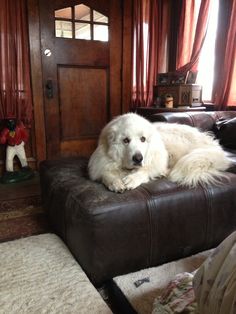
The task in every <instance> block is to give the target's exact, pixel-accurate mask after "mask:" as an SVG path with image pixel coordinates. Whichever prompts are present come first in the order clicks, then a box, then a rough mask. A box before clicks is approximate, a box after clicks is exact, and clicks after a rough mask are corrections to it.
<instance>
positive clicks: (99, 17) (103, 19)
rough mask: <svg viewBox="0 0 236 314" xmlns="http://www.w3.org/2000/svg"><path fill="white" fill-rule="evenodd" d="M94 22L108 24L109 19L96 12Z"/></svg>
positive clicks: (94, 12)
mask: <svg viewBox="0 0 236 314" xmlns="http://www.w3.org/2000/svg"><path fill="white" fill-rule="evenodd" d="M93 21H94V22H100V23H108V17H107V16H105V15H103V14H101V13H99V12H97V11H95V10H94V11H93Z"/></svg>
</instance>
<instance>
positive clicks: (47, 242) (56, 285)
mask: <svg viewBox="0 0 236 314" xmlns="http://www.w3.org/2000/svg"><path fill="white" fill-rule="evenodd" d="M0 313H1V314H28V313H30V314H36V313H37V314H41V313H50V314H54V313H61V314H65V313H68V314H69V313H70V314H73V313H76V314H77V313H79V314H80V313H81V314H85V313H86V314H88V313H89V314H90V313H91V314H93V313H94V314H95V313H96V314H97V313H101V314H106V313H112V312H111V311H110V309H109V307H108V306H107V305H106V303H105V302H104V301H103V299H102V298H101V296H100V294H99V293H98V292H97V290H96V289H95V288H94V286H93V285H92V284H91V283H90V281H89V280H88V278H87V276H86V275H85V273H84V272H83V271H82V269H81V267H80V266H79V265H78V263H77V262H76V261H75V259H74V258H73V257H72V255H71V253H70V252H69V250H68V249H67V247H66V246H65V245H64V243H63V242H62V241H61V240H60V239H59V238H58V237H57V236H56V235H54V234H41V235H38V236H31V237H28V238H24V239H19V240H15V241H9V242H4V243H1V244H0Z"/></svg>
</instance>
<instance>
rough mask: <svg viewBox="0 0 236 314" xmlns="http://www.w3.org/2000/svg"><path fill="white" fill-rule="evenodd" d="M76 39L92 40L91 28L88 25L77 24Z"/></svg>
mask: <svg viewBox="0 0 236 314" xmlns="http://www.w3.org/2000/svg"><path fill="white" fill-rule="evenodd" d="M75 38H77V39H88V40H90V39H91V27H90V24H88V23H75Z"/></svg>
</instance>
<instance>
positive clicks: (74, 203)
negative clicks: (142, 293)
mask: <svg viewBox="0 0 236 314" xmlns="http://www.w3.org/2000/svg"><path fill="white" fill-rule="evenodd" d="M87 162H88V160H87V159H85V158H79V157H74V158H66V159H60V160H54V161H43V162H42V163H41V164H40V178H41V189H42V199H43V204H44V207H45V208H46V209H47V212H48V215H49V219H50V221H51V224H52V226H53V227H54V230H55V232H56V233H57V234H58V235H59V236H60V237H61V238H62V239H63V240H64V242H65V243H66V244H67V246H68V247H69V249H70V250H71V252H72V254H73V255H74V256H75V258H76V259H77V261H78V262H79V264H80V265H81V266H82V268H83V269H84V270H85V272H86V273H87V275H88V276H89V277H90V279H91V280H92V281H93V283H95V284H96V285H100V284H102V283H103V282H104V281H106V280H109V279H111V278H113V277H114V276H117V275H121V274H125V273H129V272H133V271H137V270H139V269H143V268H146V267H151V266H155V265H159V264H162V263H165V262H168V261H172V260H175V259H178V258H182V257H185V256H189V255H191V254H194V253H197V252H199V251H203V250H206V249H209V248H212V247H215V246H216V245H218V244H219V243H220V242H221V241H222V240H223V239H224V238H226V237H227V236H228V235H229V234H230V233H231V232H233V231H234V230H235V229H236V211H235V208H236V175H235V174H234V173H230V172H228V173H226V176H227V178H226V179H224V182H223V184H222V185H219V186H209V187H203V186H200V185H199V186H198V187H197V188H194V189H189V188H183V187H179V186H177V185H176V184H174V183H172V182H170V181H168V180H167V179H158V180H156V181H152V182H149V183H147V184H143V185H142V186H140V187H138V188H137V189H135V190H131V191H127V192H125V193H123V194H117V193H114V192H110V191H108V190H107V189H106V188H105V187H104V186H103V185H102V184H100V183H95V182H92V181H90V180H89V179H88V175H87Z"/></svg>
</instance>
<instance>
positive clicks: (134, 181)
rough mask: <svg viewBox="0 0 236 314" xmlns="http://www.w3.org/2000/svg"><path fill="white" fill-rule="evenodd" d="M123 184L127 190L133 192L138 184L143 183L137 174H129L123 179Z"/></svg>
mask: <svg viewBox="0 0 236 314" xmlns="http://www.w3.org/2000/svg"><path fill="white" fill-rule="evenodd" d="M123 183H124V185H125V187H126V189H127V190H133V189H135V188H137V187H138V186H139V185H140V184H142V183H144V181H143V180H142V178H141V177H140V176H139V175H138V174H135V173H134V174H130V175H128V176H126V177H124V178H123Z"/></svg>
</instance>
